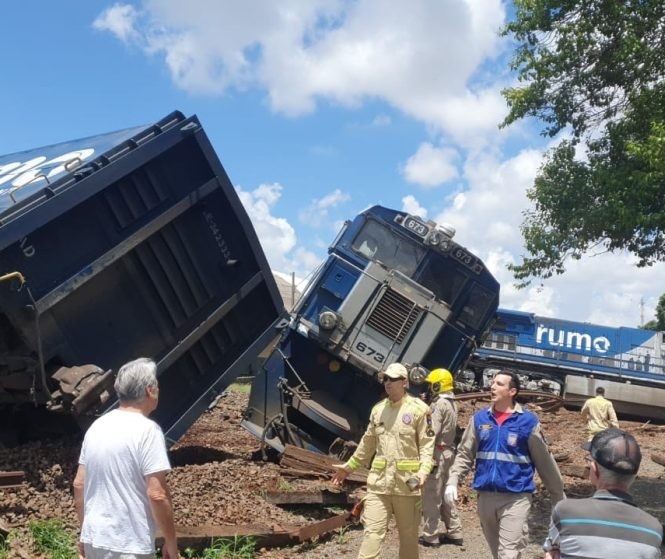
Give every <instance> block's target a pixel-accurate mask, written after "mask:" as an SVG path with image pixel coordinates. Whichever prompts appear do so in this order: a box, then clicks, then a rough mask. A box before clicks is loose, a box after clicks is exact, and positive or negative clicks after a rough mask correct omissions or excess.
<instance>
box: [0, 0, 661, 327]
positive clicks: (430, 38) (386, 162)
mask: <svg viewBox="0 0 665 559" xmlns="http://www.w3.org/2000/svg"><path fill="white" fill-rule="evenodd" d="M4 13H5V25H4V26H3V33H2V34H1V35H0V49H1V52H2V53H3V65H2V70H3V71H2V75H3V78H4V79H3V84H4V86H3V87H2V88H1V89H0V101H1V104H0V106H1V107H2V108H3V115H2V116H3V118H2V129H3V133H2V134H1V135H0V154H7V153H13V152H18V151H21V150H25V149H29V148H34V147H37V146H43V145H48V144H52V143H57V142H61V141H65V140H70V139H74V138H80V137H85V136H91V135H96V134H99V133H103V132H109V131H113V130H118V129H122V128H126V127H130V126H136V125H139V124H149V123H151V122H153V121H156V120H158V119H159V118H161V117H162V116H164V115H166V114H167V113H169V112H171V111H172V110H174V109H178V110H180V111H182V112H184V113H185V114H186V115H191V114H197V115H198V116H199V118H200V119H201V122H202V123H203V125H204V128H205V129H206V131H207V133H208V135H209V137H210V139H211V141H212V143H213V146H214V147H215V149H216V151H217V153H218V155H219V157H220V159H221V161H222V164H223V165H224V167H225V168H226V170H227V173H228V174H229V176H230V178H231V180H232V182H233V183H234V185H235V186H236V188H237V189H238V191H239V193H240V195H241V199H242V200H243V203H244V204H245V207H246V208H247V210H248V213H249V214H250V217H251V218H252V220H253V222H254V224H255V227H256V228H257V231H258V233H259V236H260V238H261V240H262V243H263V245H264V249H265V250H266V253H267V255H268V258H269V260H270V262H271V264H272V266H273V268H274V269H276V270H279V271H282V272H291V271H295V272H296V273H297V274H298V275H299V276H304V275H306V274H307V272H308V271H309V270H310V269H311V268H312V267H313V266H315V265H316V263H317V262H318V261H319V260H320V259H322V258H323V257H324V255H325V249H326V247H327V244H328V243H329V242H330V241H331V240H332V239H333V237H334V235H335V232H336V229H337V228H338V227H339V225H340V223H341V222H343V220H344V219H348V218H351V217H353V215H355V214H356V213H357V212H359V211H361V210H362V209H364V208H365V207H367V206H369V205H371V204H375V203H380V204H383V205H386V206H389V207H394V208H398V209H404V210H408V211H411V212H412V213H417V214H420V215H424V216H426V217H427V218H428V219H433V220H436V221H439V222H441V221H447V222H449V223H452V224H453V225H454V226H455V227H456V228H457V231H458V232H457V240H458V242H460V243H461V244H463V245H466V246H468V247H469V248H470V249H472V250H474V251H475V252H476V253H477V254H478V255H479V256H481V257H482V258H483V259H484V260H485V261H486V263H487V264H488V265H489V266H490V267H491V269H492V270H493V272H494V273H495V275H496V276H497V278H498V279H499V281H500V282H501V284H502V306H505V307H508V308H518V309H521V310H528V311H533V312H537V313H540V314H544V315H548V316H557V317H561V318H568V319H572V320H586V321H592V322H599V323H603V324H613V325H630V326H634V325H636V324H637V323H638V322H639V321H640V305H639V302H640V299H643V300H644V303H645V306H644V317H645V319H646V320H648V319H650V318H651V317H652V315H653V310H654V308H655V305H656V302H657V299H658V296H659V295H660V293H661V291H662V278H663V270H664V267H663V265H659V266H656V267H653V268H651V269H649V270H638V269H636V268H635V267H634V266H633V265H632V263H633V259H632V258H631V257H630V255H625V254H618V255H596V256H589V257H588V258H584V259H583V260H582V261H580V262H575V263H571V265H570V266H569V272H568V273H567V274H565V275H564V276H561V277H557V278H554V279H552V280H548V281H546V282H543V283H542V285H541V284H539V283H536V284H535V285H534V286H533V287H532V288H531V289H528V290H523V291H517V290H515V289H514V287H513V286H512V281H511V280H512V278H511V276H510V274H509V272H507V270H506V269H505V266H506V264H507V263H509V262H515V261H518V260H519V257H520V254H522V252H523V248H522V242H521V238H520V235H519V223H520V222H521V212H522V211H523V210H524V209H526V208H527V207H528V202H527V200H526V197H525V191H526V188H528V186H530V184H531V183H532V180H533V176H534V175H535V173H536V171H537V169H538V166H539V164H540V162H541V158H542V154H543V151H544V150H545V149H546V148H547V147H548V145H551V144H548V141H547V140H545V139H544V138H542V137H540V136H539V135H538V127H537V123H529V122H522V123H518V124H517V125H515V126H512V127H510V128H509V129H506V130H499V129H498V126H497V125H498V123H499V122H500V121H501V120H502V118H503V116H504V115H505V112H506V107H505V103H504V102H503V99H502V97H501V95H500V89H501V88H502V87H505V86H507V85H510V84H511V83H512V81H513V80H514V76H513V75H511V74H510V72H509V71H508V66H507V61H508V60H509V57H510V54H511V44H510V43H509V42H508V41H507V40H506V39H503V38H500V37H499V36H498V34H497V30H498V29H499V28H500V27H501V25H502V24H503V23H505V20H506V17H508V14H510V13H511V6H510V4H509V3H506V2H502V1H501V0H410V1H401V0H392V1H390V2H385V0H307V1H306V0H282V1H280V2H272V1H270V0H246V1H244V2H242V3H240V2H233V1H231V0H216V1H215V0H189V1H188V2H181V1H180V0H142V1H132V2H126V1H122V0H121V1H120V2H115V3H114V2H106V1H101V0H87V1H85V2H84V1H82V0H77V1H70V2H58V3H56V2H36V1H34V0H24V1H22V2H14V3H11V4H8V5H7V6H5V7H4Z"/></svg>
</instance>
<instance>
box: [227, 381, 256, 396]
mask: <svg viewBox="0 0 665 559" xmlns="http://www.w3.org/2000/svg"><path fill="white" fill-rule="evenodd" d="M251 388H252V385H251V384H250V383H248V382H234V383H233V384H231V385H230V386H229V388H228V390H229V391H231V392H240V393H241V394H249V391H250V390H251Z"/></svg>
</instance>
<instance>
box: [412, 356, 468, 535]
mask: <svg viewBox="0 0 665 559" xmlns="http://www.w3.org/2000/svg"><path fill="white" fill-rule="evenodd" d="M425 382H427V385H428V387H429V394H428V396H429V402H430V417H431V426H432V431H433V433H434V437H435V439H434V469H433V470H432V473H431V474H430V475H429V476H428V478H427V481H426V482H425V486H424V487H423V519H424V521H425V524H424V526H423V535H422V536H420V538H419V540H418V542H419V543H420V544H421V545H424V546H426V547H436V546H439V545H441V544H442V543H449V544H453V545H463V544H464V540H463V539H462V524H461V523H460V519H459V516H458V514H457V508H456V507H455V503H454V502H453V503H451V504H448V503H446V502H444V500H443V488H444V487H445V486H446V482H447V481H448V470H450V467H451V466H452V465H453V462H454V461H455V434H456V431H457V403H456V402H455V394H454V393H453V375H451V374H450V371H448V370H446V369H434V370H433V371H432V372H430V374H429V375H428V376H427V378H426V379H425ZM440 520H442V521H443V524H444V525H445V528H446V531H445V534H441V535H440V533H439V521H440Z"/></svg>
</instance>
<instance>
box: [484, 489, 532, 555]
mask: <svg viewBox="0 0 665 559" xmlns="http://www.w3.org/2000/svg"><path fill="white" fill-rule="evenodd" d="M532 499H533V494H531V493H500V492H498V491H479V492H478V516H479V517H480V525H481V526H482V528H483V534H485V539H486V540H487V543H488V544H489V546H490V550H491V552H492V557H493V558H494V559H519V557H520V554H521V553H522V551H523V550H524V548H525V547H526V544H527V539H528V537H529V526H528V524H527V517H528V516H529V509H530V508H531V500H532Z"/></svg>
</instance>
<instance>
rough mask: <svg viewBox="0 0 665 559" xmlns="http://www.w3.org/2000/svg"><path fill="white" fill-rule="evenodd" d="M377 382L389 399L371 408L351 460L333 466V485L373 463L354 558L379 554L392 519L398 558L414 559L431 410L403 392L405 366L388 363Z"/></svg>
mask: <svg viewBox="0 0 665 559" xmlns="http://www.w3.org/2000/svg"><path fill="white" fill-rule="evenodd" d="M380 378H382V381H383V383H384V388H385V390H386V393H387V394H388V398H386V399H385V400H382V401H381V402H379V403H378V404H377V405H376V406H374V407H373V408H372V411H371V413H370V418H369V425H368V426H367V431H365V434H364V435H363V438H362V439H361V441H360V444H359V445H358V448H357V449H356V451H355V453H354V454H353V456H352V457H351V458H350V459H349V460H348V461H347V462H346V463H345V464H340V465H338V466H337V468H338V469H337V472H336V473H335V475H334V477H333V483H334V484H337V485H339V484H341V483H342V482H343V481H344V479H345V478H346V476H348V475H349V473H350V472H352V471H353V470H355V469H357V468H359V467H360V466H364V467H368V466H370V461H371V469H370V473H369V475H368V476H367V497H366V498H365V507H364V509H363V513H362V522H363V526H364V528H365V531H364V537H363V541H362V544H361V546H360V552H359V554H358V559H374V558H375V557H378V556H379V553H380V552H381V544H382V543H383V540H384V539H385V537H386V531H387V529H388V523H389V522H390V519H391V517H392V516H393V515H395V522H396V523H397V530H398V531H399V558H400V559H417V558H418V526H419V525H420V516H421V494H420V488H421V487H422V486H423V485H424V483H425V481H426V479H427V476H428V474H429V473H430V470H431V469H432V454H433V452H434V436H433V435H432V433H431V429H430V428H429V426H428V417H427V416H428V411H429V408H428V406H427V404H425V403H424V402H423V401H422V400H420V399H419V398H414V397H413V396H410V395H409V394H407V393H406V387H407V371H406V368H405V367H404V366H403V365H401V364H399V363H393V364H392V365H389V366H388V368H387V369H386V370H385V371H384V372H383V373H381V377H380ZM372 458H373V459H372ZM409 485H412V487H413V488H411V487H409Z"/></svg>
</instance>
